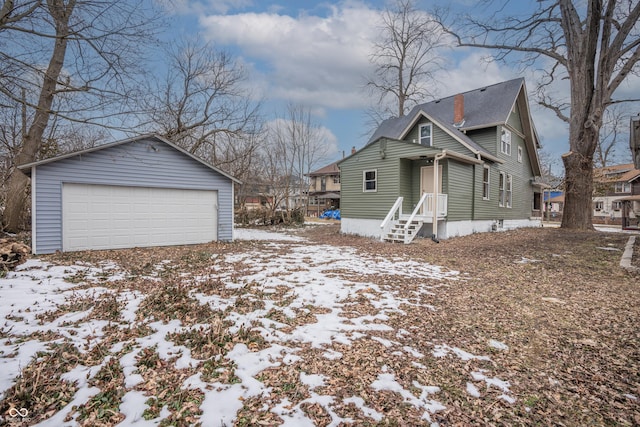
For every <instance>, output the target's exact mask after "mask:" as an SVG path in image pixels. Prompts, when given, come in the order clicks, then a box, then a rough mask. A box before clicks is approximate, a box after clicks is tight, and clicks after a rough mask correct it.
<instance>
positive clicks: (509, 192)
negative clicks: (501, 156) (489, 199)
mask: <svg viewBox="0 0 640 427" xmlns="http://www.w3.org/2000/svg"><path fill="white" fill-rule="evenodd" d="M512 189H513V177H512V176H511V175H507V188H506V191H505V193H506V199H507V200H506V205H507V207H508V208H510V207H511V200H512V196H513V191H512Z"/></svg>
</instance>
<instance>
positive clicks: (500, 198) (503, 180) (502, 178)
mask: <svg viewBox="0 0 640 427" xmlns="http://www.w3.org/2000/svg"><path fill="white" fill-rule="evenodd" d="M506 181H507V175H506V174H505V173H504V172H500V181H498V206H504V198H505V194H504V188H505V183H506Z"/></svg>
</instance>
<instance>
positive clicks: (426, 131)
mask: <svg viewBox="0 0 640 427" xmlns="http://www.w3.org/2000/svg"><path fill="white" fill-rule="evenodd" d="M420 144H421V145H424V146H426V147H431V145H432V140H431V123H427V124H425V125H421V126H420Z"/></svg>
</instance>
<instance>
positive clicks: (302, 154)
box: [261, 104, 329, 210]
mask: <svg viewBox="0 0 640 427" xmlns="http://www.w3.org/2000/svg"><path fill="white" fill-rule="evenodd" d="M328 152H329V144H328V142H327V141H326V139H325V138H324V136H323V134H322V132H321V129H320V127H319V126H318V125H317V124H315V123H314V122H313V119H312V117H311V111H310V110H309V109H308V108H306V107H304V106H301V105H296V104H289V105H288V107H287V112H286V115H285V116H284V117H281V118H278V119H276V120H275V121H274V122H273V123H272V124H271V126H270V128H269V132H268V138H267V141H266V143H265V144H264V147H263V150H262V153H261V155H262V157H263V159H264V165H265V167H264V178H265V179H266V182H267V183H268V186H269V187H270V191H271V193H272V194H271V195H272V197H273V199H274V203H273V206H272V207H273V209H276V208H278V207H279V206H283V207H285V209H286V210H290V209H291V208H293V207H303V206H304V205H306V203H305V202H304V201H305V200H306V193H307V190H308V188H309V185H308V180H307V178H306V176H307V174H308V173H309V172H311V170H312V169H313V168H315V167H316V166H317V165H318V164H319V163H320V162H323V161H326V159H327V155H328ZM292 198H295V199H297V201H298V203H297V206H292V204H291V199H292Z"/></svg>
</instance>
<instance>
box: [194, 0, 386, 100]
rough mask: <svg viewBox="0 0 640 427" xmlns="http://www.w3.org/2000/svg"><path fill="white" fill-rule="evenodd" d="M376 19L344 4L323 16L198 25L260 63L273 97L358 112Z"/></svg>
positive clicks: (242, 17)
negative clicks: (265, 73) (266, 75)
mask: <svg viewBox="0 0 640 427" xmlns="http://www.w3.org/2000/svg"><path fill="white" fill-rule="evenodd" d="M378 16H379V15H378V12H377V11H376V10H374V9H370V8H368V7H367V6H365V5H363V4H361V3H345V4H341V5H339V6H331V7H330V8H329V9H328V13H327V15H326V16H313V15H300V16H297V17H291V16H287V15H279V14H276V13H241V14H234V15H209V16H204V17H202V18H201V19H200V22H201V24H202V26H203V27H204V35H205V37H206V38H208V39H211V40H214V41H215V42H216V43H217V44H218V45H231V46H237V47H238V48H240V50H241V51H242V52H243V55H244V56H246V57H248V58H251V59H247V60H248V61H250V60H251V61H256V62H260V63H261V64H263V65H264V68H265V69H266V70H268V71H266V72H267V73H268V74H269V75H268V79H269V81H270V85H271V87H270V88H269V94H270V96H271V97H275V98H282V99H288V100H292V101H294V102H300V103H304V104H306V105H321V106H325V107H331V108H359V107H365V106H366V104H367V103H366V100H365V99H364V98H365V96H364V94H363V92H362V89H361V88H362V85H363V75H365V74H367V73H368V70H369V69H370V67H371V65H370V63H369V60H368V55H369V52H370V49H371V41H372V40H373V38H374V37H375V35H376V34H375V33H376V30H375V28H376V25H375V23H376V22H377V19H378ZM256 68H257V67H256ZM261 68H262V67H261Z"/></svg>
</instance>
